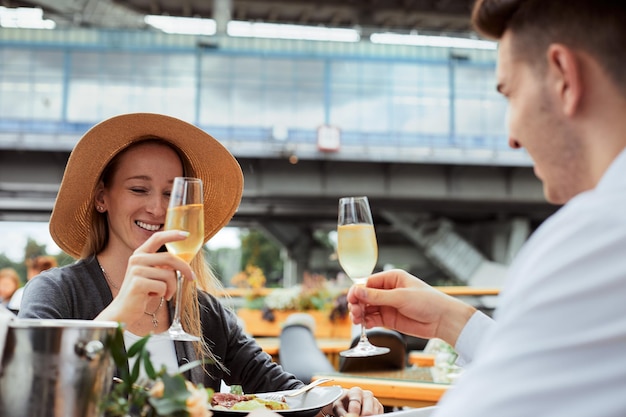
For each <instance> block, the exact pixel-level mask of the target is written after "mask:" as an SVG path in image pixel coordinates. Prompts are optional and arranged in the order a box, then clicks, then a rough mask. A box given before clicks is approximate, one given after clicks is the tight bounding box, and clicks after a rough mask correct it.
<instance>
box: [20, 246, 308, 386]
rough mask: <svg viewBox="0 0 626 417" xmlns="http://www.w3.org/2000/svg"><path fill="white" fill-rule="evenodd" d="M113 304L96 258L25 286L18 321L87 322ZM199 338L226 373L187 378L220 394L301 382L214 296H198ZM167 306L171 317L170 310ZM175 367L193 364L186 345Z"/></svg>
mask: <svg viewBox="0 0 626 417" xmlns="http://www.w3.org/2000/svg"><path fill="white" fill-rule="evenodd" d="M111 301H113V295H112V294H111V290H110V289H109V286H108V285H107V283H106V281H105V278H104V275H103V274H102V271H101V270H100V267H99V265H98V262H97V261H96V258H95V257H90V258H87V259H82V260H79V261H77V262H76V263H74V264H72V265H68V266H65V267H61V268H54V269H50V270H48V271H45V272H43V273H42V274H41V275H39V276H38V277H37V278H36V279H32V280H30V281H29V282H28V284H27V285H26V288H25V290H24V297H23V299H22V304H21V307H20V312H19V317H23V318H44V319H81V320H92V319H93V318H95V317H96V316H97V315H98V314H100V312H101V311H102V310H104V308H105V307H106V306H107V305H109V304H110V303H111ZM199 302H200V311H201V313H200V315H201V322H202V334H203V336H204V338H205V340H206V342H207V343H208V345H209V346H210V347H211V350H212V351H213V353H214V354H215V356H216V357H217V358H219V359H220V360H221V362H222V363H223V364H224V365H225V367H226V368H227V369H228V371H229V372H228V373H225V372H223V371H222V370H221V369H220V368H219V367H217V366H215V365H212V364H207V365H205V367H206V370H207V371H208V374H207V372H204V371H203V370H202V369H201V368H200V367H196V368H193V369H192V370H191V371H189V373H188V374H187V378H189V379H190V380H191V381H192V382H194V383H196V384H198V383H202V384H203V385H204V386H205V387H211V388H213V389H214V390H216V391H219V389H220V384H221V380H224V382H225V383H226V384H228V385H241V386H242V387H243V390H244V392H248V393H258V392H267V391H280V390H287V389H292V388H296V387H299V386H301V385H303V384H302V382H300V381H298V380H297V379H295V377H294V376H293V375H291V374H289V373H287V372H285V371H284V370H283V369H282V368H281V367H280V366H279V365H278V364H276V363H274V362H272V359H271V357H270V356H269V355H268V354H267V353H265V352H263V350H262V349H261V347H260V346H259V345H258V344H257V343H256V342H255V341H254V339H252V338H250V337H248V336H247V335H246V334H244V332H243V331H242V329H241V327H240V326H239V325H238V323H237V318H236V316H235V314H233V313H232V312H231V311H230V310H228V309H226V308H224V306H222V304H221V303H220V302H219V300H217V299H216V298H215V297H213V296H211V295H209V294H207V293H204V292H200V294H199ZM169 307H170V316H172V314H173V313H172V308H171V306H169ZM174 344H175V347H176V355H177V356H178V361H179V364H181V365H182V364H184V363H186V362H188V361H189V362H191V361H194V360H195V359H196V355H195V353H194V351H193V347H192V345H191V343H189V342H174Z"/></svg>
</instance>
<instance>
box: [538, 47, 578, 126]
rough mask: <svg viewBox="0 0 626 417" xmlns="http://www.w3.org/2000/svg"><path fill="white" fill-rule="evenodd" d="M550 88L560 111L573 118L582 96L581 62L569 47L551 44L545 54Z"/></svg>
mask: <svg viewBox="0 0 626 417" xmlns="http://www.w3.org/2000/svg"><path fill="white" fill-rule="evenodd" d="M546 58H547V61H548V74H549V82H550V86H551V88H553V91H552V92H553V93H555V95H556V98H557V100H559V101H560V103H561V110H562V111H563V114H564V115H566V116H573V115H574V114H575V113H576V112H577V111H578V110H579V108H580V102H581V100H582V94H583V80H582V74H581V67H580V65H581V62H580V60H579V59H578V56H577V55H576V54H575V53H574V51H572V49H570V48H569V47H567V46H565V45H562V44H552V45H550V46H549V47H548V51H547V53H546Z"/></svg>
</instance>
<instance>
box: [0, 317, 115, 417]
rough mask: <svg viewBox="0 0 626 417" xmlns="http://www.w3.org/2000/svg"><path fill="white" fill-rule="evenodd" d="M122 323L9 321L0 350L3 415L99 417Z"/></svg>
mask: <svg viewBox="0 0 626 417" xmlns="http://www.w3.org/2000/svg"><path fill="white" fill-rule="evenodd" d="M117 326H118V324H117V323H115V322H102V321H100V322H99V321H91V320H38V319H19V320H13V321H12V322H10V323H9V325H8V331H7V332H6V339H5V344H4V349H2V350H1V351H0V355H1V361H0V416H2V417H25V416H28V417H95V416H100V415H101V413H100V411H99V404H98V403H99V401H100V400H101V398H102V397H103V395H105V394H106V393H107V392H108V390H109V388H110V385H111V380H112V376H113V370H114V365H113V361H112V359H111V355H110V352H109V347H108V346H109V341H110V340H112V338H113V336H114V335H115V331H116V328H117ZM0 337H1V336H0ZM0 345H2V344H1V343H0Z"/></svg>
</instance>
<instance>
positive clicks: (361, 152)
mask: <svg viewBox="0 0 626 417" xmlns="http://www.w3.org/2000/svg"><path fill="white" fill-rule="evenodd" d="M471 3H472V1H471V0H341V1H322V0H318V1H304V0H282V1H280V0H272V1H269V0H268V1H265V0H213V1H205V0H183V1H179V0H130V1H124V2H122V1H113V0H40V1H12V0H11V1H7V0H1V1H0V26H2V28H0V150H1V156H0V221H47V219H48V217H49V215H50V212H51V209H52V206H53V203H54V198H55V196H56V192H57V189H58V186H59V183H60V180H61V176H62V173H63V169H64V166H65V162H66V160H67V158H68V155H69V152H70V151H71V149H72V147H73V146H74V144H75V143H76V141H77V140H78V138H79V137H80V136H81V135H82V134H83V133H84V132H85V131H86V130H87V129H88V128H89V127H90V126H92V125H93V124H95V123H97V122H98V121H101V120H103V119H105V118H108V117H110V116H113V115H115V114H120V113H127V112H158V113H165V114H169V115H172V116H175V117H179V118H181V119H184V120H187V121H189V122H191V123H194V124H196V125H197V126H199V127H201V128H202V129H204V130H206V131H207V132H209V133H210V134H212V135H213V136H215V137H216V138H217V139H219V140H220V141H221V142H222V143H223V144H224V145H225V146H227V147H228V148H229V149H230V150H231V151H232V152H233V154H234V155H235V157H236V158H237V159H238V160H239V162H240V163H241V166H242V168H243V170H244V175H245V190H244V195H243V201H242V204H241V207H240V209H239V211H238V212H237V214H236V215H235V218H234V219H233V221H232V223H231V226H236V227H242V228H254V229H258V230H261V231H262V232H263V233H264V235H265V236H267V237H269V238H270V239H271V240H272V241H273V242H275V243H276V244H277V245H278V247H280V250H281V256H282V259H283V261H284V263H283V265H284V271H283V273H282V276H281V277H280V279H281V283H282V284H283V285H285V286H289V285H293V284H294V283H297V282H300V281H301V280H302V277H303V274H304V271H319V272H323V273H325V274H329V275H333V274H337V273H338V272H339V271H340V270H341V269H340V267H339V264H338V262H337V260H336V257H334V256H333V253H334V250H333V247H332V238H333V235H332V231H333V230H334V229H335V227H336V215H337V200H338V198H339V197H341V196H345V195H368V196H369V198H370V203H371V206H372V209H373V212H374V217H375V219H374V221H375V224H376V232H377V235H378V240H379V246H380V255H379V264H378V266H377V269H382V268H385V267H390V266H397V267H402V268H404V269H407V270H409V271H410V272H412V273H415V274H417V275H419V276H421V277H423V278H424V279H425V280H427V281H429V282H432V283H439V284H441V283H443V284H447V283H456V284H462V285H498V283H499V282H500V281H501V279H502V278H503V276H504V273H505V272H506V266H507V265H508V263H509V262H510V260H511V258H512V257H513V255H514V254H515V253H516V252H517V250H518V249H519V247H520V246H521V244H522V243H523V242H524V241H525V240H526V239H527V238H528V236H529V235H530V234H531V233H532V231H533V230H534V229H535V228H536V227H537V226H538V225H539V224H540V223H541V222H542V221H543V220H544V219H545V218H546V217H547V216H548V215H549V214H551V213H552V212H553V211H554V210H555V207H553V206H550V205H548V204H547V203H546V202H545V200H544V198H543V193H542V187H541V183H540V182H539V181H538V180H537V179H536V178H535V176H534V174H533V171H532V167H531V161H530V159H529V158H528V156H527V155H526V153H525V152H524V151H523V150H511V149H509V148H508V146H507V132H506V120H505V119H506V103H505V101H504V99H503V98H501V97H499V95H498V94H497V93H496V90H495V79H494V68H495V64H496V63H495V60H496V51H495V48H496V45H495V44H494V43H492V42H488V41H485V40H483V39H479V38H478V37H477V36H476V34H474V33H473V32H472V31H471V28H470V27H469V13H470V7H471ZM266 274H267V272H266Z"/></svg>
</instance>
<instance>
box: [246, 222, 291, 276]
mask: <svg viewBox="0 0 626 417" xmlns="http://www.w3.org/2000/svg"><path fill="white" fill-rule="evenodd" d="M248 265H254V266H258V267H259V268H261V270H263V273H264V274H265V276H266V277H267V281H268V283H269V284H273V285H276V284H280V280H281V279H282V275H283V261H282V259H281V257H280V247H279V246H278V244H276V243H275V242H274V241H273V240H271V239H269V238H268V237H267V236H265V235H264V234H263V233H262V232H260V231H258V230H252V229H242V230H241V270H242V271H243V270H245V269H246V266H248Z"/></svg>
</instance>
